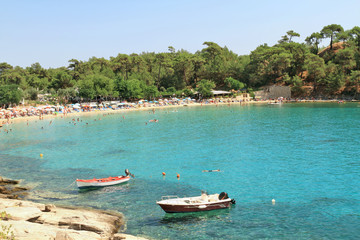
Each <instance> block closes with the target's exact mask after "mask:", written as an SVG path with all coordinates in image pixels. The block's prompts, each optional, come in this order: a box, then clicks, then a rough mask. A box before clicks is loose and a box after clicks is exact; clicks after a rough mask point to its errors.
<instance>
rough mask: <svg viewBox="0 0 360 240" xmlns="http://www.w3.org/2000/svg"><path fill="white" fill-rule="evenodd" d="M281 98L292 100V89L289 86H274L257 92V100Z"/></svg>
mask: <svg viewBox="0 0 360 240" xmlns="http://www.w3.org/2000/svg"><path fill="white" fill-rule="evenodd" d="M279 97H283V98H291V88H290V87H289V86H277V85H272V86H268V87H264V89H263V90H261V91H256V92H255V98H256V99H277V98H279Z"/></svg>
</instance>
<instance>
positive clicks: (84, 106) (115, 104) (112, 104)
mask: <svg viewBox="0 0 360 240" xmlns="http://www.w3.org/2000/svg"><path fill="white" fill-rule="evenodd" d="M243 102H249V101H243V100H239V99H236V98H212V99H206V100H202V101H199V100H195V99H191V98H183V99H179V98H170V99H158V100H154V101H148V100H139V101H136V102H127V101H123V102H120V101H106V102H105V101H104V102H100V103H98V102H87V103H75V104H66V105H59V104H57V105H48V104H47V105H40V106H24V105H20V106H16V107H9V108H6V109H4V108H0V119H1V122H0V123H1V124H7V123H11V121H12V120H17V119H27V120H29V119H40V120H41V119H42V118H43V117H44V116H45V117H47V116H58V115H61V116H66V115H68V114H74V113H75V114H76V113H89V112H99V111H126V110H145V109H149V108H164V107H181V106H202V105H209V104H231V103H238V104H239V103H243Z"/></svg>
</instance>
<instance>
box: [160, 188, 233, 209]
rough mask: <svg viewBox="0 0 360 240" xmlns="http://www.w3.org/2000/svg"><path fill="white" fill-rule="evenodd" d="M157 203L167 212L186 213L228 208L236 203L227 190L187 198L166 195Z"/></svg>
mask: <svg viewBox="0 0 360 240" xmlns="http://www.w3.org/2000/svg"><path fill="white" fill-rule="evenodd" d="M156 204H158V205H159V206H160V207H161V208H162V209H163V210H164V211H165V212H167V213H185V212H201V211H210V210H216V209H222V208H228V207H230V205H231V204H235V200H234V199H231V198H229V197H228V195H227V193H225V192H222V193H220V194H212V195H207V194H206V193H202V194H201V196H197V197H185V198H179V197H178V196H164V197H162V200H161V201H157V202H156Z"/></svg>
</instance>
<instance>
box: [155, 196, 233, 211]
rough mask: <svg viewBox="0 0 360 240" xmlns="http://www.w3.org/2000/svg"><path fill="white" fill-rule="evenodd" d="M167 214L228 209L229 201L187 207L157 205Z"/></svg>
mask: <svg viewBox="0 0 360 240" xmlns="http://www.w3.org/2000/svg"><path fill="white" fill-rule="evenodd" d="M157 204H158V205H159V206H160V207H161V208H162V209H163V210H164V211H165V212H167V213H187V212H203V211H211V210H216V209H223V208H229V207H230V205H231V199H228V201H221V202H214V203H205V204H201V203H200V204H189V205H175V204H174V205H172V204H162V203H160V202H158V203H157Z"/></svg>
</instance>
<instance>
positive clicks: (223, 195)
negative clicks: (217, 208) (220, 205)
mask: <svg viewBox="0 0 360 240" xmlns="http://www.w3.org/2000/svg"><path fill="white" fill-rule="evenodd" d="M228 198H229V196H228V194H227V193H226V192H222V193H220V194H219V200H224V199H228Z"/></svg>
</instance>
